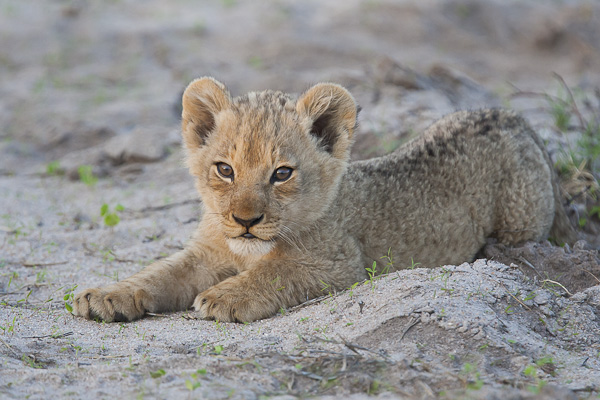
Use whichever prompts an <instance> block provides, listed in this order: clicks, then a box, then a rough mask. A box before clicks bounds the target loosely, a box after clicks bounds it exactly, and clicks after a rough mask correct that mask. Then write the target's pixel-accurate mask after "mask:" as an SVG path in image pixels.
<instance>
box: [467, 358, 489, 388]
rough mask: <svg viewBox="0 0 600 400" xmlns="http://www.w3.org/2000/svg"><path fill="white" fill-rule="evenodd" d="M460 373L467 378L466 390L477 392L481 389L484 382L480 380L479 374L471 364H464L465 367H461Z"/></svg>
mask: <svg viewBox="0 0 600 400" xmlns="http://www.w3.org/2000/svg"><path fill="white" fill-rule="evenodd" d="M462 373H463V374H464V375H465V376H466V378H467V382H466V386H467V389H470V390H479V389H481V388H482V387H483V383H484V382H483V380H482V379H481V374H480V373H479V371H477V368H476V367H475V366H474V365H473V364H471V363H465V365H463V369H462Z"/></svg>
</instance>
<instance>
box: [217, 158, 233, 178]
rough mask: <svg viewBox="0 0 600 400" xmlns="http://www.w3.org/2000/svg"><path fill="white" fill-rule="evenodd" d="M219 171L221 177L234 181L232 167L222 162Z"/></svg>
mask: <svg viewBox="0 0 600 400" xmlns="http://www.w3.org/2000/svg"><path fill="white" fill-rule="evenodd" d="M217 171H218V172H219V175H221V176H222V177H223V178H229V179H233V168H231V165H228V164H225V163H222V162H221V163H218V164H217Z"/></svg>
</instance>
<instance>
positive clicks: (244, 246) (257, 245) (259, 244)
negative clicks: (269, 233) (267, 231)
mask: <svg viewBox="0 0 600 400" xmlns="http://www.w3.org/2000/svg"><path fill="white" fill-rule="evenodd" d="M227 245H228V246H229V249H230V250H231V252H232V253H234V254H237V255H239V256H264V255H267V254H269V253H270V252H271V251H272V250H273V249H274V248H275V241H274V240H273V239H263V238H260V237H258V236H256V235H254V234H252V233H250V232H246V233H242V234H241V235H239V236H235V237H232V238H229V239H227Z"/></svg>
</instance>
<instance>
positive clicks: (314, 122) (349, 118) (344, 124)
mask: <svg viewBox="0 0 600 400" xmlns="http://www.w3.org/2000/svg"><path fill="white" fill-rule="evenodd" d="M296 112H297V113H298V114H299V115H300V116H301V117H308V121H309V123H310V127H309V130H310V133H311V135H313V136H315V137H316V138H317V139H319V142H320V144H321V146H322V147H323V149H324V150H326V151H327V152H329V153H331V154H332V155H333V156H334V157H336V158H340V159H347V158H348V157H349V154H350V145H351V144H352V135H353V133H354V129H355V128H356V117H357V107H356V102H355V101H354V97H352V95H351V94H350V92H348V91H347V90H346V89H344V88H343V87H341V86H340V85H336V84H334V83H319V84H317V85H315V86H313V87H311V88H310V89H308V91H306V92H305V93H304V94H302V95H301V96H300V98H299V99H298V102H297V103H296Z"/></svg>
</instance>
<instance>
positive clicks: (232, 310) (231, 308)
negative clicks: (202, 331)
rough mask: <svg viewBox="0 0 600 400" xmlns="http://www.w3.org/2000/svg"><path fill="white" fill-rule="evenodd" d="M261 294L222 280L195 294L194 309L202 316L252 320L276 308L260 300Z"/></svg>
mask: <svg viewBox="0 0 600 400" xmlns="http://www.w3.org/2000/svg"><path fill="white" fill-rule="evenodd" d="M260 297H261V296H260V295H259V294H257V293H253V292H252V291H251V290H249V289H248V288H246V287H241V285H237V284H235V283H233V282H228V281H224V282H221V283H219V284H218V285H216V286H213V287H211V288H209V289H207V290H205V291H204V292H202V293H200V294H199V295H198V296H196V299H195V300H194V305H193V307H194V309H195V310H196V311H199V312H200V315H201V317H202V318H206V319H214V320H218V321H224V322H252V321H256V320H257V319H262V318H266V317H270V316H271V315H274V314H275V313H276V312H277V308H276V307H275V309H274V310H273V307H272V306H270V305H269V304H268V302H260V301H258V300H257V299H258V298H260Z"/></svg>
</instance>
